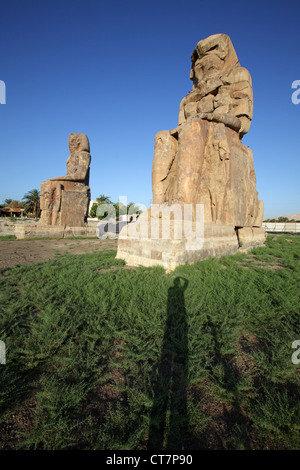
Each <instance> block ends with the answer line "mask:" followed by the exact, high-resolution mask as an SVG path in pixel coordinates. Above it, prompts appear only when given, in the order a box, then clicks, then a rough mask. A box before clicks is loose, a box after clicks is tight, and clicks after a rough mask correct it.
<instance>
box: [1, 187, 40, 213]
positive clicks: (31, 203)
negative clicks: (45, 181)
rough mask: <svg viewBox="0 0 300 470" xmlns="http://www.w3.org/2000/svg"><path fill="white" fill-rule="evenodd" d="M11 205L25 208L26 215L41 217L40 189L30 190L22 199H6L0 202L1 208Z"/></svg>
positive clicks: (14, 207) (11, 206) (10, 206)
mask: <svg viewBox="0 0 300 470" xmlns="http://www.w3.org/2000/svg"><path fill="white" fill-rule="evenodd" d="M5 207H9V208H11V209H24V215H26V216H28V215H29V216H32V217H39V216H40V212H41V209H40V192H39V190H38V189H32V190H31V191H28V192H27V193H26V194H25V195H24V196H23V198H22V201H19V200H17V199H10V198H7V199H4V201H3V203H2V204H0V208H1V209H3V208H5Z"/></svg>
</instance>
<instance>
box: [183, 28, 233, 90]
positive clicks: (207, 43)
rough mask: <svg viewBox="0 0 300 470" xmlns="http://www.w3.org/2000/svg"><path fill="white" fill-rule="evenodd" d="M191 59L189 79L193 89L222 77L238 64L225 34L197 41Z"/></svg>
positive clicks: (229, 40)
mask: <svg viewBox="0 0 300 470" xmlns="http://www.w3.org/2000/svg"><path fill="white" fill-rule="evenodd" d="M191 59H192V68H191V73H190V78H191V80H193V83H194V87H197V86H198V85H199V84H200V83H201V82H203V81H206V80H208V79H211V78H214V77H217V76H220V75H222V74H223V73H224V72H225V71H227V70H229V69H230V68H231V67H233V66H234V65H236V64H238V58H237V55H236V52H235V50H234V47H233V45H232V42H231V39H230V37H229V36H227V34H214V35H212V36H209V37H208V38H206V39H203V40H202V41H199V42H198V44H197V46H196V48H195V49H194V51H193V53H192V57H191Z"/></svg>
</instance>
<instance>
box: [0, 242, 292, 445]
mask: <svg viewBox="0 0 300 470" xmlns="http://www.w3.org/2000/svg"><path fill="white" fill-rule="evenodd" d="M0 246H1V242H0ZM299 256H300V237H299V236H291V235H277V236H274V235H271V236H269V237H268V240H267V243H266V246H265V247H262V248H257V249H255V250H253V251H252V252H251V253H248V254H237V255H234V256H228V257H223V258H220V259H210V260H206V261H201V262H197V263H195V264H194V265H186V266H182V267H179V268H177V269H176V270H175V271H174V272H172V273H169V274H166V273H165V272H164V270H163V269H161V268H136V269H130V268H128V267H126V266H124V263H123V262H122V261H120V260H116V259H115V251H106V252H100V253H96V254H87V255H65V256H56V258H55V259H54V260H51V261H47V262H43V263H35V264H33V265H31V266H18V267H15V268H13V269H7V270H4V271H2V273H1V274H0V280H1V290H0V296H1V302H0V340H2V341H4V343H5V345H6V364H2V365H0V374H1V376H0V449H13V448H14V449H108V450H112V449H113V450H119V449H182V448H184V449H190V450H191V449H299V448H300V446H299V427H300V426H299V411H300V408H299V370H300V364H299V365H298V364H295V363H294V362H295V361H294V362H293V361H292V354H293V353H295V350H294V349H293V348H292V343H293V342H294V341H295V340H299V339H300V329H299V280H300V269H299ZM299 357H300V353H299Z"/></svg>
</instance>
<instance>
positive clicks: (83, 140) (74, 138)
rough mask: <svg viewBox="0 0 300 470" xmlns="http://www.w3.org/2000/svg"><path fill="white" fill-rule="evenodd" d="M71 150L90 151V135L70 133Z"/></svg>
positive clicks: (72, 151) (71, 151)
mask: <svg viewBox="0 0 300 470" xmlns="http://www.w3.org/2000/svg"><path fill="white" fill-rule="evenodd" d="M69 150H70V153H71V154H72V153H74V152H90V143H89V139H88V137H87V136H86V135H85V134H70V135H69Z"/></svg>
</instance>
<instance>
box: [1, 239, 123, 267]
mask: <svg viewBox="0 0 300 470" xmlns="http://www.w3.org/2000/svg"><path fill="white" fill-rule="evenodd" d="M116 249H117V240H109V239H105V240H100V239H98V238H97V239H87V238H83V239H64V238H62V239H52V240H49V239H48V240H47V239H45V240H43V239H38V240H12V241H4V240H0V269H7V268H11V267H13V266H16V265H20V264H32V263H35V262H37V261H46V260H49V259H51V258H53V257H54V256H55V255H57V254H67V253H68V254H73V255H75V254H84V253H95V252H97V251H103V250H116Z"/></svg>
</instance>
